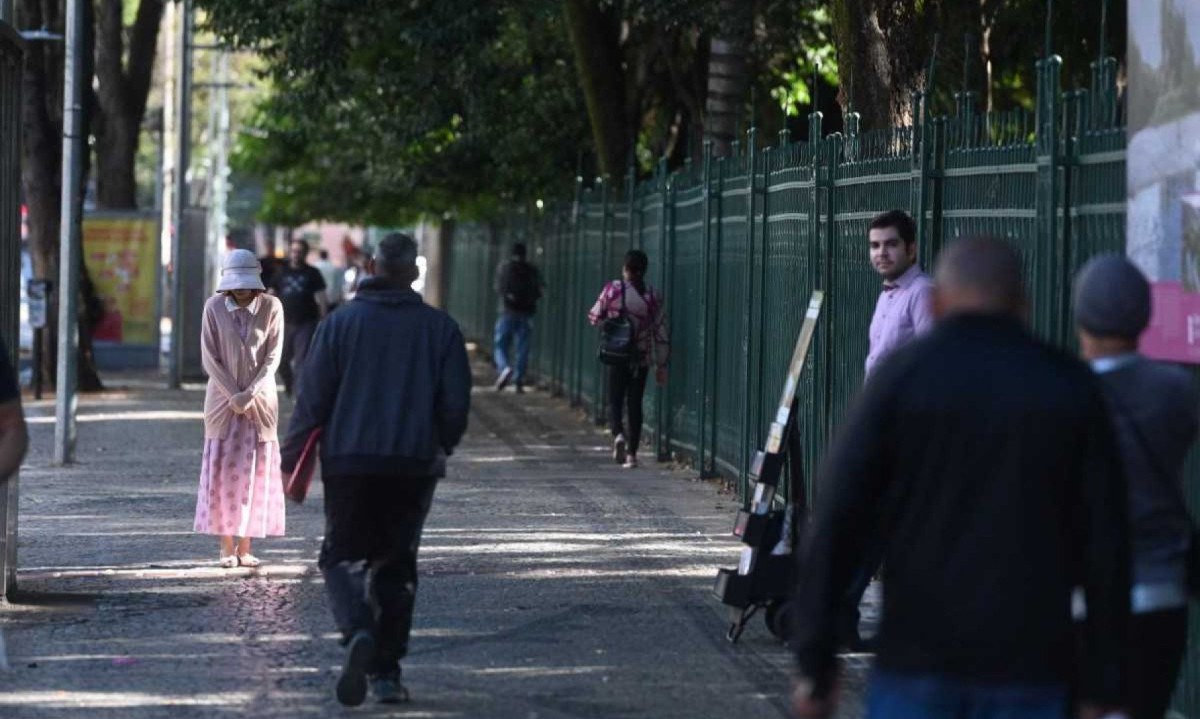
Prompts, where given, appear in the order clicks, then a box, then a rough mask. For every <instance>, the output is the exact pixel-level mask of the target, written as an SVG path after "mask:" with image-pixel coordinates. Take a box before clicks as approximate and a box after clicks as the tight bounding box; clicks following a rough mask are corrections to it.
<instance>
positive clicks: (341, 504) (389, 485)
mask: <svg viewBox="0 0 1200 719" xmlns="http://www.w3.org/2000/svg"><path fill="white" fill-rule="evenodd" d="M436 487H437V480H436V479H416V478H411V477H330V478H328V479H326V480H325V541H324V542H323V543H322V544H321V558H320V562H319V566H320V567H321V573H322V574H323V575H324V576H325V589H326V591H327V592H328V593H329V603H330V607H331V608H332V610H333V618H334V620H335V621H336V622H337V626H338V629H339V630H340V631H341V633H342V638H343V641H349V640H350V638H351V637H352V636H354V634H355V632H358V631H362V630H366V631H368V632H371V634H372V635H373V636H374V637H375V645H376V655H375V659H374V660H373V661H372V663H371V667H370V668H369V669H368V671H369V672H370V673H371V674H389V673H392V672H395V671H397V670H398V669H399V667H400V660H401V659H403V658H404V656H405V655H406V654H407V653H408V637H409V634H410V633H411V631H412V617H413V607H414V606H415V603H416V599H417V549H418V547H419V546H420V544H421V530H422V528H423V527H424V526H425V517H426V515H428V514H429V506H430V504H431V503H432V502H433V491H434V489H435V488H436Z"/></svg>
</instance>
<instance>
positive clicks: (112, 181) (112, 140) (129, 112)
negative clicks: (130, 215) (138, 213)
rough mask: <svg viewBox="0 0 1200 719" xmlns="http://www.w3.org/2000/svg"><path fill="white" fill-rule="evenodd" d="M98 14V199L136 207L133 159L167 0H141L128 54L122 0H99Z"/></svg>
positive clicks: (118, 206) (109, 205)
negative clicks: (164, 2) (164, 5)
mask: <svg viewBox="0 0 1200 719" xmlns="http://www.w3.org/2000/svg"><path fill="white" fill-rule="evenodd" d="M98 2H99V12H98V13H96V22H95V38H96V53H95V58H96V78H97V80H99V82H98V83H97V88H96V100H97V103H98V108H97V112H98V117H97V122H96V123H95V128H96V163H97V170H98V172H97V174H96V203H97V205H99V206H100V207H102V208H105V209H133V208H135V207H137V176H136V173H135V163H136V159H137V150H138V141H139V139H140V137H141V127H142V118H143V116H144V115H145V114H146V100H147V98H148V97H149V94H150V84H151V78H152V76H153V71H154V55H155V50H156V47H157V43H158V29H159V26H160V25H161V24H162V15H163V0H141V2H140V3H139V4H138V12H137V17H136V19H135V20H134V24H133V27H132V28H130V32H129V52H128V59H127V60H126V59H124V58H125V57H126V53H125V26H124V14H125V13H124V5H125V3H124V0H98Z"/></svg>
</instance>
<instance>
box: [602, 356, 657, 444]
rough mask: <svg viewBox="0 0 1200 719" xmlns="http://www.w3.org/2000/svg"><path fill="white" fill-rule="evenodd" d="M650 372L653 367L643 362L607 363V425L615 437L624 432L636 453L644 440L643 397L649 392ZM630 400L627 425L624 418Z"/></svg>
mask: <svg viewBox="0 0 1200 719" xmlns="http://www.w3.org/2000/svg"><path fill="white" fill-rule="evenodd" d="M649 374H650V368H649V367H643V366H641V365H609V366H608V428H609V429H610V430H611V431H612V433H613V436H614V437H615V436H617V435H618V434H623V435H625V442H626V443H627V445H628V447H629V453H630V454H637V451H638V445H639V444H640V443H641V441H642V398H643V397H644V396H645V395H646V377H647V376H648V375H649ZM627 402H628V404H629V426H628V427H626V426H625V423H624V422H623V421H622V419H623V415H624V414H625V404H626V403H627ZM627 429H628V431H626V430H627Z"/></svg>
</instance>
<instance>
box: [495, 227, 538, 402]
mask: <svg viewBox="0 0 1200 719" xmlns="http://www.w3.org/2000/svg"><path fill="white" fill-rule="evenodd" d="M525 252H526V250H525V245H524V244H523V243H521V242H517V243H515V244H513V247H512V256H511V257H510V258H509V259H508V261H507V262H505V263H503V264H502V265H500V267H499V268H497V270H496V292H497V293H498V294H499V295H500V303H501V311H500V317H499V319H497V320H496V332H495V337H494V338H493V340H494V342H493V350H494V351H493V354H494V355H495V360H496V371H497V372H499V375H498V376H497V378H496V384H495V385H494V386H495V388H496V390H497V391H499V390H502V389H504V388H505V387H507V386H508V383H509V382H510V381H514V380H515V383H516V385H517V391H518V392H522V391H524V388H525V370H526V368H527V367H528V366H529V348H530V345H531V344H532V342H533V316H534V314H536V313H537V303H538V300H539V299H541V297H542V277H541V274H540V273H539V272H538V268H537V266H535V265H534V264H533V263H531V262H529V261H528V260H527V259H525ZM514 341H515V342H516V351H517V360H516V364H515V366H514V364H513V363H512V362H511V361H510V359H509V346H510V345H511V344H512V343H513V342H514Z"/></svg>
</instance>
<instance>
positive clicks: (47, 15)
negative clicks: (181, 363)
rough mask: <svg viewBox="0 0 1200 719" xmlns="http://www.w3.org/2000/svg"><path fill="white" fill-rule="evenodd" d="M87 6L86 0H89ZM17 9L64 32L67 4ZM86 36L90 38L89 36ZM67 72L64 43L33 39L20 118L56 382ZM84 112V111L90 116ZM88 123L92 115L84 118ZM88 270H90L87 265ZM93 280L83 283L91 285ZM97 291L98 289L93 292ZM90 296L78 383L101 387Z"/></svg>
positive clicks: (45, 355) (46, 348)
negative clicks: (50, 287) (50, 286)
mask: <svg viewBox="0 0 1200 719" xmlns="http://www.w3.org/2000/svg"><path fill="white" fill-rule="evenodd" d="M85 7H86V3H85ZM18 12H19V14H20V16H21V18H22V23H23V24H26V25H28V26H29V27H46V28H48V29H50V30H52V31H54V32H63V26H62V23H63V17H64V14H63V12H62V8H61V7H60V5H59V3H58V2H54V1H53V0H50V1H47V2H43V1H41V0H20V5H19V8H18ZM86 41H87V38H85V42H86ZM62 77H63V47H62V44H61V43H49V42H41V43H31V44H30V47H29V53H28V55H27V56H26V60H25V68H24V73H23V80H22V83H23V87H24V92H23V96H22V107H21V122H22V130H23V132H24V139H23V144H22V163H21V187H22V190H23V192H24V193H25V203H26V206H27V207H28V208H29V217H28V221H29V249H30V255H31V257H32V259H33V271H34V274H35V275H36V276H37V277H39V278H45V279H48V280H50V281H51V282H53V283H54V290H55V291H54V292H52V293H51V295H50V298H51V299H50V303H49V307H48V308H47V309H48V312H47V315H48V317H47V319H48V322H47V326H46V328H45V330H44V332H43V344H42V350H43V351H42V376H43V377H45V378H46V379H47V382H48V384H51V385H53V384H54V382H55V380H56V376H57V371H58V301H57V298H58V293H59V291H61V287H60V286H59V260H60V253H59V250H60V221H61V211H62V184H61V181H62V100H63V98H62ZM86 114H87V113H86V112H85V116H86ZM84 122H85V125H86V122H87V119H86V117H85V119H84ZM85 275H86V271H85ZM90 285H91V283H90V281H89V280H85V281H84V282H81V283H80V287H81V289H85V288H87V287H90ZM93 294H94V293H93ZM88 306H89V302H88V301H86V300H85V301H84V302H81V303H80V312H79V318H80V326H79V335H80V343H79V344H80V352H79V362H78V367H79V375H78V377H79V387H80V389H81V390H84V391H90V390H95V389H101V388H102V387H101V383H100V377H99V375H98V374H97V372H96V367H95V362H94V361H93V359H92V355H91V327H92V323H91V322H90V321H89V320H88V313H87V308H88Z"/></svg>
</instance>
